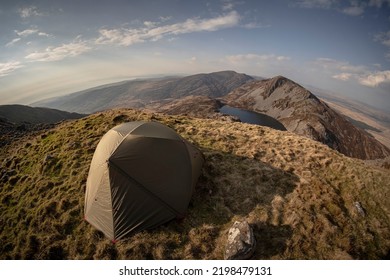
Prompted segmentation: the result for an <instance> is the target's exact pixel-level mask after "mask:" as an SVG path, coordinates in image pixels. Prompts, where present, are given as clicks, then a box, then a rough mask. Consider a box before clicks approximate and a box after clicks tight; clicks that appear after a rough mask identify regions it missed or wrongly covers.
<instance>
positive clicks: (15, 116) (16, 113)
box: [0, 105, 85, 124]
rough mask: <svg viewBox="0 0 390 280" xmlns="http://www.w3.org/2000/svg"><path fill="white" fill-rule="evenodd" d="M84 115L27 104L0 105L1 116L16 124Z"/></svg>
mask: <svg viewBox="0 0 390 280" xmlns="http://www.w3.org/2000/svg"><path fill="white" fill-rule="evenodd" d="M84 116H85V115H81V114H77V113H69V112H64V111H60V110H56V109H49V108H34V107H30V106H25V105H0V118H3V119H6V120H7V121H8V122H11V123H15V124H20V123H30V124H38V123H56V122H59V121H63V120H67V119H78V118H82V117H84Z"/></svg>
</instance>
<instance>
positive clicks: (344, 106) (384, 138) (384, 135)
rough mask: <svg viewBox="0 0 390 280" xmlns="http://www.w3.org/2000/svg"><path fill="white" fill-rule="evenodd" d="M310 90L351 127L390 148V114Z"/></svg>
mask: <svg viewBox="0 0 390 280" xmlns="http://www.w3.org/2000/svg"><path fill="white" fill-rule="evenodd" d="M310 90H311V91H312V92H314V93H315V94H316V95H317V96H318V97H320V98H321V99H322V100H324V101H325V102H326V103H327V104H329V106H331V107H332V109H335V110H336V111H337V112H339V113H340V114H342V115H343V116H344V117H346V118H347V119H348V120H349V121H350V122H351V123H352V124H353V125H355V126H356V127H359V128H361V129H364V130H365V131H367V132H368V133H370V134H371V135H372V136H374V137H375V139H376V140H378V141H379V142H381V143H382V144H384V145H385V146H386V147H388V148H390V113H389V112H386V111H384V110H380V109H378V108H374V107H372V106H370V105H367V104H365V103H362V102H358V101H356V100H351V99H349V98H346V97H341V96H337V95H336V94H335V93H331V92H327V91H325V90H320V89H317V88H313V87H311V88H310Z"/></svg>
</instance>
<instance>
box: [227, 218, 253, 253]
mask: <svg viewBox="0 0 390 280" xmlns="http://www.w3.org/2000/svg"><path fill="white" fill-rule="evenodd" d="M255 246H256V240H255V237H254V235H253V230H252V228H251V227H250V226H249V224H248V222H247V221H243V222H238V221H235V222H234V224H233V226H232V227H231V228H230V229H229V233H228V240H227V244H226V248H225V260H246V259H249V258H250V257H251V256H252V255H253V253H254V251H255Z"/></svg>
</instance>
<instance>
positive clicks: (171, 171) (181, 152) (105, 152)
mask: <svg viewBox="0 0 390 280" xmlns="http://www.w3.org/2000/svg"><path fill="white" fill-rule="evenodd" d="M202 164H203V155H202V154H201V152H200V151H199V150H198V149H197V148H195V147H194V146H192V145H191V144H190V143H188V142H187V141H186V140H184V139H183V138H181V137H180V136H179V135H178V134H177V133H176V132H175V131H173V130H172V129H170V128H169V127H167V126H164V125H162V124H160V123H157V122H142V121H139V122H129V123H123V124H121V125H118V126H116V127H114V128H112V129H111V130H109V131H108V132H107V133H106V134H105V135H104V136H103V137H102V139H101V140H100V142H99V144H98V146H97V148H96V150H95V153H94V156H93V158H92V162H91V166H90V169H89V174H88V179H87V188H86V194H85V208H84V215H85V220H87V221H88V222H89V223H90V224H92V225H93V226H94V227H95V228H97V229H99V230H101V231H102V232H103V233H104V234H105V235H106V236H107V237H108V238H110V239H111V240H113V241H114V242H115V241H116V240H118V239H120V238H123V237H124V236H126V235H128V234H129V233H132V232H135V231H140V230H143V229H149V228H154V227H156V226H158V225H161V224H163V223H165V222H167V221H169V220H171V219H174V218H175V217H183V216H184V215H185V213H186V210H187V207H188V204H189V201H190V199H191V196H192V193H193V190H194V187H195V184H196V181H197V179H198V177H199V175H200V172H201V168H202Z"/></svg>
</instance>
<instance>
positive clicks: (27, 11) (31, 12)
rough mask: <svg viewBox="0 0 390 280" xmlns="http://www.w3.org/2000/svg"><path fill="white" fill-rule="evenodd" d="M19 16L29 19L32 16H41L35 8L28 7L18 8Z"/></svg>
mask: <svg viewBox="0 0 390 280" xmlns="http://www.w3.org/2000/svg"><path fill="white" fill-rule="evenodd" d="M18 12H19V15H20V17H21V18H29V17H32V16H42V15H43V14H42V13H41V12H39V11H38V8H37V7H35V6H30V7H24V8H20V9H19V10H18Z"/></svg>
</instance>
